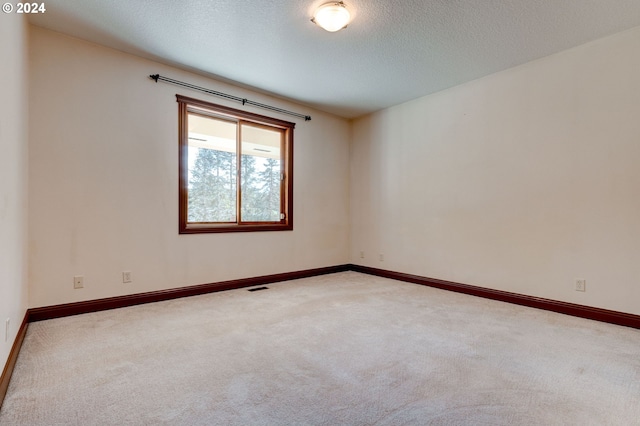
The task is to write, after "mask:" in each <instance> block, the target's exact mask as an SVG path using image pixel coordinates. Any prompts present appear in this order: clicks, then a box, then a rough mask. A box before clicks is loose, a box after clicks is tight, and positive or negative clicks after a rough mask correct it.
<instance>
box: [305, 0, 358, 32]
mask: <svg viewBox="0 0 640 426" xmlns="http://www.w3.org/2000/svg"><path fill="white" fill-rule="evenodd" d="M349 19H351V14H350V13H349V10H348V9H347V6H346V5H345V4H344V3H343V2H341V1H332V2H330V3H325V4H323V5H322V6H320V7H319V8H318V9H317V10H316V13H314V14H313V18H311V22H313V23H314V24H316V25H319V26H320V27H322V28H324V29H325V30H327V31H329V32H332V33H333V32H336V31H339V30H341V29H343V28H346V27H347V25H348V24H349Z"/></svg>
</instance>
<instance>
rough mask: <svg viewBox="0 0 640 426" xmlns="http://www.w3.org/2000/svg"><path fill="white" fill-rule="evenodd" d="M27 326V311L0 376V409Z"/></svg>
mask: <svg viewBox="0 0 640 426" xmlns="http://www.w3.org/2000/svg"><path fill="white" fill-rule="evenodd" d="M28 326H29V311H27V312H25V314H24V319H23V320H22V324H20V328H19V329H18V334H16V340H14V341H13V346H11V352H9V358H7V362H6V363H5V365H4V369H3V370H2V376H0V407H2V403H3V402H4V396H5V395H6V394H7V389H9V381H10V380H11V375H12V374H13V367H15V365H16V361H17V360H18V354H19V353H20V348H21V347H22V342H23V341H24V336H25V334H27V327H28Z"/></svg>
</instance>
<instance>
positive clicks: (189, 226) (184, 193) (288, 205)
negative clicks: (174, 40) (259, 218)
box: [176, 95, 295, 234]
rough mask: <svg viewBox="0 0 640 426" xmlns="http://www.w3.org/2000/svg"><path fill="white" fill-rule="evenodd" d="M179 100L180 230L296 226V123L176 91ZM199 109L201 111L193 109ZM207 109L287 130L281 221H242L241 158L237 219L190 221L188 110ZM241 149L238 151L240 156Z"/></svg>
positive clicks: (198, 231)
mask: <svg viewBox="0 0 640 426" xmlns="http://www.w3.org/2000/svg"><path fill="white" fill-rule="evenodd" d="M176 101H177V102H178V105H179V106H178V111H179V112H178V140H179V153H178V163H179V178H178V180H179V183H178V185H179V196H178V199H179V202H178V205H179V213H178V222H179V223H178V229H179V233H180V234H201V233H221V232H258V231H291V230H293V129H294V127H295V123H291V122H288V121H283V120H279V119H276V118H272V117H267V116H264V115H259V114H254V113H251V112H247V111H241V110H238V109H235V108H230V107H226V106H223V105H217V104H213V103H210V102H206V101H202V100H199V99H194V98H189V97H186V96H182V95H176ZM193 109H197V111H193ZM203 110H204V111H205V114H206V113H209V114H210V115H211V117H213V118H219V119H223V120H229V121H234V122H236V123H237V124H238V125H240V124H242V123H249V124H251V125H257V126H260V127H267V128H271V129H274V128H275V129H278V130H280V131H282V132H283V134H284V142H283V149H282V154H281V158H282V167H283V170H282V173H283V174H284V177H283V179H282V182H281V190H280V194H281V209H282V213H284V216H285V217H284V218H283V219H281V220H280V221H279V222H242V220H241V216H240V213H241V212H240V211H239V210H240V209H239V206H240V204H239V203H240V202H241V196H242V195H241V186H240V182H241V176H240V174H241V170H240V167H239V162H238V175H237V188H238V189H237V194H238V195H237V196H238V205H237V206H236V213H237V215H236V222H235V223H209V222H197V223H195V222H189V221H188V207H189V126H188V114H189V113H190V112H195V113H196V114H202V113H203ZM240 155H241V153H238V157H240Z"/></svg>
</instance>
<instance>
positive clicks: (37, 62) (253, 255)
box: [29, 27, 349, 307]
mask: <svg viewBox="0 0 640 426" xmlns="http://www.w3.org/2000/svg"><path fill="white" fill-rule="evenodd" d="M30 46H31V51H30V61H31V64H30V66H31V74H30V84H31V86H30V88H31V90H30V103H31V120H30V131H31V133H30V156H29V162H30V169H29V175H30V176H29V177H30V186H29V200H30V203H31V208H30V216H29V225H30V228H29V229H30V268H29V270H30V279H31V281H30V298H29V300H30V305H31V306H32V307H39V306H47V305H52V304H58V303H66V302H74V301H80V300H90V299H97V298H102V297H110V296H116V295H123V294H131V293H138V292H145V291H152V290H159V289H166V288H175V287H181V286H188V285H194V284H202V283H210V282H217V281H222V280H229V279H237V278H244V277H254V276H259V275H266V274H274V273H281V272H289V271H296V270H303V269H309V268H317V267H325V266H332V265H338V264H344V263H347V262H348V237H349V232H348V219H349V190H348V179H349V163H348V154H349V123H348V122H347V121H346V120H343V119H340V118H336V117H334V116H331V115H328V114H326V113H322V112H319V111H313V110H310V109H309V108H307V107H304V106H300V105H295V104H291V103H288V102H285V101H282V100H278V99H274V98H270V97H268V96H265V95H262V94H259V93H252V92H249V91H247V90H244V89H241V88H239V87H233V86H230V85H227V84H223V83H220V82H218V81H215V80H211V79H207V78H204V77H202V76H198V75H195V74H191V73H189V72H186V71H182V70H179V69H176V68H172V67H169V66H165V65H161V64H159V63H155V62H152V61H148V60H145V59H141V58H138V57H135V56H132V55H128V54H124V53H121V52H118V51H115V50H111V49H108V48H104V47H101V46H98V45H94V44H91V43H87V42H84V41H80V40H78V39H74V38H70V37H67V36H63V35H60V34H58V33H55V32H51V31H48V30H45V29H42V28H38V27H31V44H30ZM155 73H160V74H162V75H166V76H169V77H172V78H175V79H178V80H183V81H187V82H190V83H193V84H196V85H199V86H204V87H207V88H211V89H214V90H219V91H222V92H227V93H231V94H235V95H237V96H242V97H246V98H249V99H251V100H255V101H259V102H263V103H269V104H274V105H276V106H278V107H281V108H285V109H290V110H294V111H299V112H302V113H306V114H310V115H312V118H313V119H312V121H310V122H304V120H297V119H295V118H292V117H290V116H276V117H278V118H282V119H285V120H287V121H295V122H296V123H297V125H296V129H295V141H294V173H295V176H294V230H293V231H290V232H261V233H233V234H206V235H203V234H201V235H179V234H178V158H177V155H178V104H177V103H176V100H175V94H176V93H180V94H183V95H186V96H191V97H195V98H198V99H204V100H208V101H212V102H214V103H219V104H224V105H228V106H231V107H234V108H242V105H241V104H237V103H233V102H229V101H225V100H224V99H221V98H216V97H213V96H208V95H205V94H203V93H199V92H194V91H190V90H187V89H184V88H180V87H177V86H173V85H169V84H167V83H162V82H160V83H154V82H153V81H152V80H150V79H149V78H148V76H149V74H155ZM247 110H251V111H254V112H257V113H260V114H265V111H264V110H260V109H251V108H247ZM266 113H267V114H268V112H266ZM124 270H130V271H132V274H133V283H130V284H123V283H122V276H121V273H122V271H124ZM74 275H84V277H85V278H84V286H85V288H84V289H81V290H74V289H73V276H74Z"/></svg>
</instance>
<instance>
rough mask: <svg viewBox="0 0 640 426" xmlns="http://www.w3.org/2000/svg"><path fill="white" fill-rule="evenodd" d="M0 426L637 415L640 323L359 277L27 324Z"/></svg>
mask: <svg viewBox="0 0 640 426" xmlns="http://www.w3.org/2000/svg"><path fill="white" fill-rule="evenodd" d="M0 424H1V425H3V426H4V425H30V426H36V425H164V424H167V425H424V424H433V425H467V424H468V425H640V330H635V329H631V328H625V327H619V326H614V325H609V324H603V323H598V322H594V321H589V320H584V319H578V318H573V317H569V316H564V315H560V314H555V313H550V312H545V311H539V310H535V309H530V308H524V307H520V306H515V305H510V304H506V303H501V302H495V301H490V300H485V299H481V298H475V297H472V296H466V295H461V294H457V293H451V292H446V291H442V290H436V289H432V288H428V287H422V286H418V285H414V284H407V283H402V282H397V281H393V280H388V279H384V278H378V277H372V276H368V275H363V274H359V273H355V272H344V273H340V274H333V275H326V276H321V277H316V278H309V279H303V280H296V281H289V282H283V283H278V284H271V285H269V290H262V291H256V292H248V291H246V290H234V291H228V292H221V293H214V294H209V295H204V296H197V297H191V298H184V299H177V300H172V301H168V302H161V303H156V304H148V305H141V306H136V307H130V308H123V309H117V310H112V311H105V312H98V313H94V314H86V315H79V316H75V317H67V318H60V319H55V320H50V321H43V322H38V323H33V324H31V325H30V326H29V330H28V332H27V336H26V338H25V341H24V345H23V347H22V352H21V353H20V356H19V358H18V362H17V365H16V368H15V371H14V374H13V378H12V380H11V384H10V387H9V391H8V393H7V396H6V399H5V401H4V405H3V406H2V410H1V411H0Z"/></svg>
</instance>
